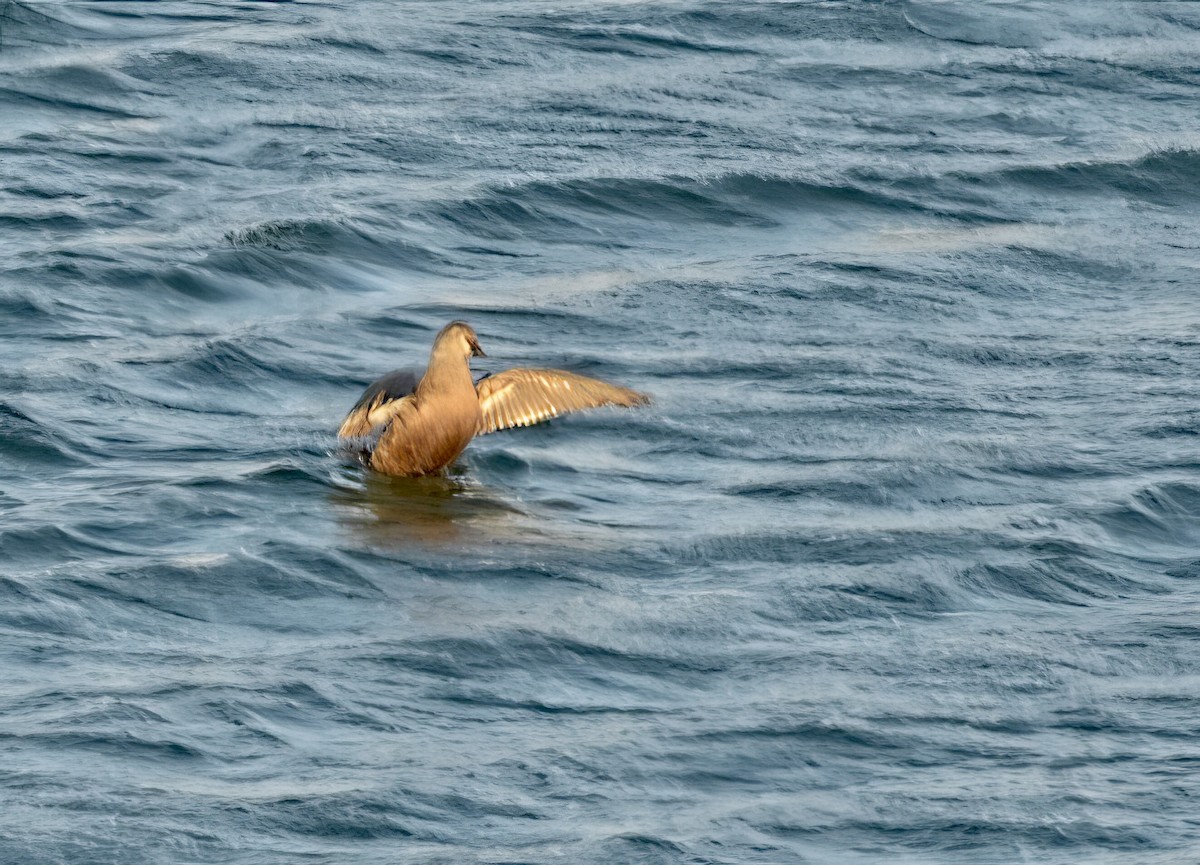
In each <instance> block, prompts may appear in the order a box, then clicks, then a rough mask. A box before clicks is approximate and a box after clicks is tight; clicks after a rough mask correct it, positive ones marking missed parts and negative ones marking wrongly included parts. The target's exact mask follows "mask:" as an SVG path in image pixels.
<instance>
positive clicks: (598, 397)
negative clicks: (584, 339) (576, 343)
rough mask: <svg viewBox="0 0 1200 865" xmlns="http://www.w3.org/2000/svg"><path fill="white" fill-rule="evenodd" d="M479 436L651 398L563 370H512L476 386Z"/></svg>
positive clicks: (638, 403) (647, 400)
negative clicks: (574, 413)
mask: <svg viewBox="0 0 1200 865" xmlns="http://www.w3.org/2000/svg"><path fill="white" fill-rule="evenodd" d="M475 392H476V393H477V394H478V395H479V408H480V413H481V419H480V423H479V435H485V434H487V433H491V432H496V431H497V430H502V429H510V428H511V427H519V426H532V425H533V424H537V423H541V422H542V421H545V420H549V419H550V418H552V417H558V416H559V415H560V414H567V413H568V412H573V411H581V410H582V409H588V408H597V407H599V406H602V405H621V406H637V405H646V404H647V403H649V402H650V397H648V396H646V395H645V394H644V393H638V392H637V391H636V390H630V389H629V388H627V387H621V386H620V385H615V384H608V383H607V382H603V381H600V380H599V379H595V378H588V377H587V376H583V375H576V374H575V373H573V372H564V371H563V370H561V369H509V370H505V371H504V372H500V373H496V374H495V375H492V376H488V377H487V378H485V379H483V380H481V381H480V382H479V383H478V384H477V385H476V386H475Z"/></svg>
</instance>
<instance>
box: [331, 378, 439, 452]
mask: <svg viewBox="0 0 1200 865" xmlns="http://www.w3.org/2000/svg"><path fill="white" fill-rule="evenodd" d="M420 380H421V373H419V372H414V371H412V370H396V371H394V372H389V373H388V374H387V375H385V376H384V377H383V378H381V379H379V380H378V381H376V382H372V383H371V385H370V386H368V387H367V389H366V390H365V391H364V392H363V395H362V396H361V397H360V398H359V400H358V402H357V403H355V404H354V408H352V409H350V413H349V414H348V415H346V419H345V420H344V421H342V425H341V427H340V428H339V429H338V438H342V439H346V438H362V437H365V436H368V435H370V434H371V433H372V432H373V431H374V430H375V428H376V427H378V426H379V425H380V424H386V423H388V422H389V421H391V420H392V418H394V417H395V416H396V415H397V414H398V413H399V412H400V409H401V406H402V404H403V403H404V402H405V401H406V400H407V399H408V397H409V396H410V395H411V394H412V392H413V391H414V390H416V388H417V382H419V381H420Z"/></svg>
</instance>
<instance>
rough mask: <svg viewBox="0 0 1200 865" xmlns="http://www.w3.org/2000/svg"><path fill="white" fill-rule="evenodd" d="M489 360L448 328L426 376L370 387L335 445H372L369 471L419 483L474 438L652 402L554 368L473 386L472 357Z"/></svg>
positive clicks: (460, 328)
mask: <svg viewBox="0 0 1200 865" xmlns="http://www.w3.org/2000/svg"><path fill="white" fill-rule="evenodd" d="M486 356H487V355H485V354H484V353H483V349H482V348H480V347H479V338H478V337H476V335H475V331H474V330H472V329H471V326H470V325H469V324H467V323H466V322H462V321H452V322H450V323H449V324H448V325H446V326H445V327H443V328H442V329H441V331H440V332H439V333H438V335H437V337H436V338H435V339H434V340H433V350H432V351H431V352H430V353H429V366H428V368H427V369H426V370H425V373H424V375H422V374H421V373H419V372H412V371H408V370H396V371H394V372H390V373H388V374H387V375H385V376H384V377H383V378H381V379H379V380H378V381H376V382H375V383H373V384H372V385H370V386H369V387H368V388H367V389H366V391H365V392H364V393H363V395H362V397H361V398H360V399H359V401H358V402H357V403H355V404H354V408H352V409H351V410H350V413H349V414H348V415H346V419H345V420H344V421H342V426H341V428H340V429H339V430H338V438H340V439H360V440H368V439H374V447H372V448H370V449H369V451H368V454H367V457H366V461H367V465H369V466H370V467H371V468H373V469H375V470H376V471H379V472H383V473H384V474H389V475H399V476H402V477H417V476H419V475H428V474H432V473H434V472H436V471H438V470H439V469H442V468H445V467H446V466H448V465H449V464H450V463H452V462H454V460H455V458H457V457H458V455H459V454H461V453H462V452H463V450H464V449H465V448H466V446H467V443H468V442H470V441H471V439H473V438H474V437H475V436H477V435H485V434H486V433H491V432H496V431H497V430H502V429H509V428H511V427H519V426H532V425H533V424H536V423H541V422H542V421H544V420H549V419H550V418H552V417H557V416H558V415H560V414H566V413H568V412H573V411H580V410H581V409H586V408H596V407H597V406H602V405H621V406H637V405H646V404H647V403H649V402H650V398H649V397H648V396H646V395H645V394H643V393H638V392H637V391H635V390H630V389H629V388H625V387H620V386H618V385H614V384H607V383H605V382H602V381H599V380H598V379H594V378H587V377H586V376H582V375H576V374H575V373H571V372H564V371H562V370H559V369H509V370H505V371H504V372H499V373H496V374H495V375H490V376H486V377H484V378H482V379H480V381H479V383H478V384H476V383H475V382H474V381H473V380H472V378H471V366H470V363H471V358H472V357H486Z"/></svg>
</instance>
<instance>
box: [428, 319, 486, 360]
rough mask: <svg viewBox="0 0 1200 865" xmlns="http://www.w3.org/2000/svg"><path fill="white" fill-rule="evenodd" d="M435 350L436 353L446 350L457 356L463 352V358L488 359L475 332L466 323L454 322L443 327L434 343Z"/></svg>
mask: <svg viewBox="0 0 1200 865" xmlns="http://www.w3.org/2000/svg"><path fill="white" fill-rule="evenodd" d="M433 348H434V351H440V350H446V351H451V352H454V353H455V354H457V353H458V352H462V355H463V357H467V358H471V357H487V355H486V354H484V352H483V349H482V348H480V346H479V337H477V336H476V335H475V330H474V329H473V328H472V327H471V325H469V324H467V323H466V322H465V321H452V322H450V323H449V324H448V325H446V326H445V327H443V328H442V329H441V331H440V332H439V333H438V335H437V339H435V340H434V341H433Z"/></svg>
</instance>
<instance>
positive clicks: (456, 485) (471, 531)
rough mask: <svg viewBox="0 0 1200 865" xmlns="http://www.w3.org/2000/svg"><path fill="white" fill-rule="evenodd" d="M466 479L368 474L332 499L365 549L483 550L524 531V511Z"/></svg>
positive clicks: (461, 475) (457, 475) (340, 489)
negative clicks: (457, 547)
mask: <svg viewBox="0 0 1200 865" xmlns="http://www.w3.org/2000/svg"><path fill="white" fill-rule="evenodd" d="M359 471H361V469H360V470H359ZM464 475H465V473H464V472H462V471H458V472H456V473H452V474H449V475H432V476H428V477H419V478H399V477H390V476H388V475H382V474H378V473H376V472H372V471H366V472H365V473H363V474H361V475H359V476H358V479H357V480H358V483H356V484H355V485H354V486H345V487H338V488H337V489H335V490H334V491H333V493H332V494H331V499H332V502H333V504H335V505H337V506H338V507H337V510H338V513H339V521H340V522H341V523H342V524H343V525H344V526H345V527H346V528H348V529H349V530H351V531H353V532H354V533H355V534H357V535H359V536H360V537H361V538H362V540H363V541H365V542H366V543H369V544H376V545H384V546H405V547H407V546H412V545H414V544H418V545H428V546H436V547H440V546H451V545H462V544H469V545H471V546H482V545H485V544H487V543H489V542H492V541H503V540H506V539H512V538H516V537H518V536H519V535H523V534H524V533H525V532H526V531H528V526H527V525H526V523H527V521H526V519H525V517H526V515H525V514H524V513H523V512H522V511H520V510H518V509H517V508H515V507H513V506H512V505H511V504H509V503H508V502H505V501H503V500H502V499H501V498H499V497H498V496H496V495H495V494H493V493H491V491H489V490H488V489H487V488H486V487H482V486H480V485H479V484H476V483H467V482H466V480H465V476H464Z"/></svg>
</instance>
